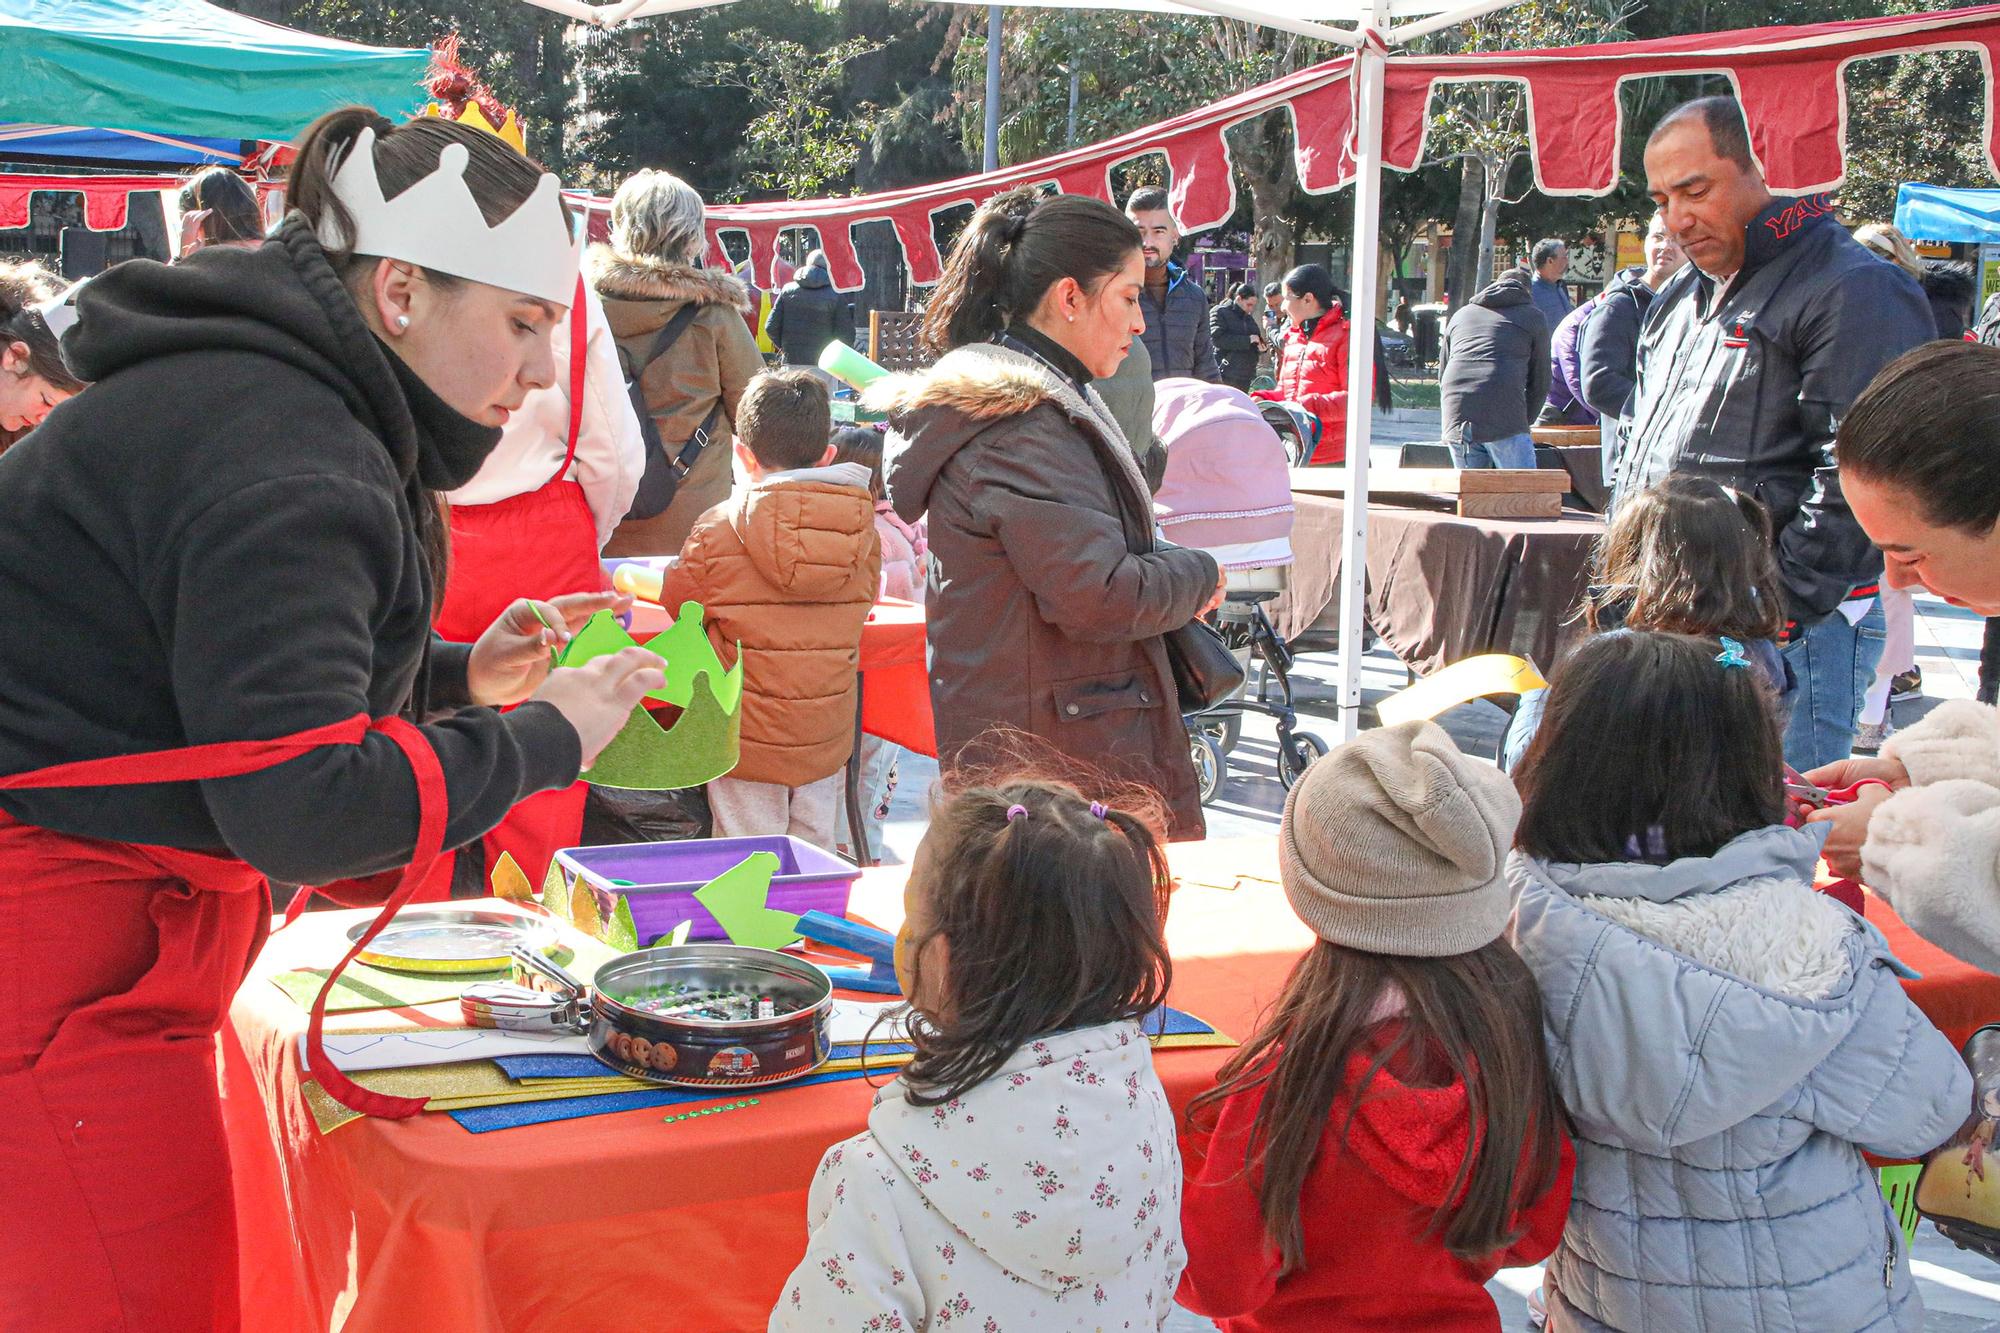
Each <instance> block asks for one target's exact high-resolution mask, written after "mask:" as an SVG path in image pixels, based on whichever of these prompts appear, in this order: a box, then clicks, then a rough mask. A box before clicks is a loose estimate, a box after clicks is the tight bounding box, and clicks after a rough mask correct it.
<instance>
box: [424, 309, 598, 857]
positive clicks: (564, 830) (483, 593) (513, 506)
mask: <svg viewBox="0 0 2000 1333" xmlns="http://www.w3.org/2000/svg"><path fill="white" fill-rule="evenodd" d="M570 311H571V314H570V321H569V327H570V339H569V451H568V453H566V454H565V455H564V456H563V461H562V466H561V467H559V468H557V469H556V474H555V476H553V477H551V478H549V480H548V481H547V482H546V483H544V484H543V485H542V486H541V488H540V489H538V490H533V491H529V492H528V493H526V494H525V495H515V496H510V497H509V498H507V499H505V500H499V501H496V502H494V503H493V504H486V505H454V506H452V510H451V573H450V576H449V577H448V578H447V579H446V580H445V589H444V598H443V601H442V603H441V604H440V605H439V607H438V613H437V620H436V622H435V627H436V629H437V632H438V633H439V634H440V635H442V636H443V637H444V638H447V639H450V640H451V641H453V642H454V643H474V642H477V641H478V639H479V636H480V635H481V634H484V633H485V632H486V629H487V627H488V626H490V625H491V624H492V623H493V622H494V621H495V620H497V619H499V618H500V615H501V613H503V612H504V611H506V609H507V608H508V607H509V606H511V605H513V603H514V602H515V600H516V599H517V598H520V597H535V598H539V599H541V600H543V601H546V600H548V599H549V598H551V597H560V596H562V595H563V594H564V593H572V592H601V591H603V590H604V589H605V588H606V587H608V586H610V585H609V584H608V583H607V582H606V581H605V577H604V565H603V563H602V562H601V561H600V560H599V559H598V555H597V520H596V518H595V517H593V516H592V514H591V512H590V503H589V502H588V501H587V500H586V499H585V498H584V494H583V487H581V486H579V485H578V484H577V483H576V482H573V481H565V480H563V478H564V476H565V474H567V473H568V472H569V468H570V464H571V463H572V462H573V461H574V460H575V458H576V441H577V433H578V431H579V430H580V429H581V427H582V425H583V391H584V359H585V356H586V354H587V352H586V344H587V341H588V338H589V332H590V330H589V320H588V318H587V315H588V311H587V309H586V307H585V306H584V294H583V287H582V282H581V280H580V279H579V281H578V285H577V294H576V303H575V304H574V305H572V306H571V307H570ZM585 790H586V784H584V783H581V782H578V783H575V784H574V785H572V786H569V787H565V788H563V789H562V790H560V791H546V792H541V793H539V794H538V795H535V796H531V797H529V798H528V799H527V800H525V801H522V802H521V803H520V804H519V805H517V806H515V807H514V808H513V809H512V810H510V811H509V812H508V813H507V817H506V818H505V819H504V820H502V821H501V822H500V824H499V825H498V827H496V828H495V829H494V830H493V831H492V832H491V833H488V834H487V835H486V837H485V838H484V839H483V843H484V846H485V850H486V867H487V873H488V874H489V875H490V874H491V873H492V868H493V867H494V866H495V865H497V864H499V861H500V854H501V853H502V852H506V853H508V854H510V855H511V856H513V858H514V860H515V861H517V862H518V863H519V864H520V866H521V869H522V870H524V871H525V872H526V873H527V875H528V879H529V882H530V883H533V884H540V883H541V882H542V877H543V876H544V875H546V874H547V873H548V868H549V862H550V861H551V860H552V859H554V857H555V854H556V853H557V852H558V851H560V850H562V849H563V848H565V847H574V846H576V843H577V839H578V838H579V837H580V836H581V835H582V830H583V798H584V793H585Z"/></svg>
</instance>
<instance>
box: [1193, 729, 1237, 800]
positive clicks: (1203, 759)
mask: <svg viewBox="0 0 2000 1333" xmlns="http://www.w3.org/2000/svg"><path fill="white" fill-rule="evenodd" d="M1188 754H1189V756H1190V757H1191V758H1192V759H1193V760H1194V781H1195V786H1196V788H1197V789H1198V790H1199V791H1200V792H1201V803H1202V804H1203V805H1207V804H1209V803H1210V802H1211V801H1213V800H1214V799H1215V798H1216V797H1217V796H1220V795H1221V794H1222V778H1223V774H1224V772H1225V770H1226V769H1227V767H1228V761H1227V760H1225V759H1224V758H1223V757H1222V747H1221V746H1220V745H1218V744H1217V743H1216V740H1215V737H1213V736H1211V735H1209V734H1208V732H1207V731H1205V730H1203V729H1202V728H1200V727H1193V728H1190V729H1189V731H1188Z"/></svg>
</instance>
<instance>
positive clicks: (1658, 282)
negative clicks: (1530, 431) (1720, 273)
mask: <svg viewBox="0 0 2000 1333" xmlns="http://www.w3.org/2000/svg"><path fill="white" fill-rule="evenodd" d="M1686 264H1687V256H1686V255H1684V254H1682V253H1681V247H1680V242H1678V241H1676V240H1675V239H1674V238H1673V237H1672V236H1671V235H1670V234H1669V233H1668V231H1667V215H1666V214H1665V213H1655V214H1653V220H1652V222H1651V223H1650V224H1649V225H1648V226H1647V228H1646V262H1645V264H1644V265H1643V266H1641V265H1637V264H1635V265H1633V266H1632V267H1631V268H1628V269H1625V270H1623V271H1621V272H1620V273H1618V275H1617V276H1615V277H1614V278H1612V279H1611V285H1610V286H1608V287H1606V288H1605V289H1604V295H1603V296H1602V297H1600V298H1598V302H1597V309H1595V310H1593V311H1592V312H1591V315H1590V319H1589V321H1588V322H1587V323H1585V324H1584V326H1583V333H1582V336H1581V337H1579V338H1578V339H1577V369H1578V372H1579V378H1580V379H1581V381H1582V384H1583V401H1584V402H1586V403H1588V404H1589V405H1590V407H1591V409H1592V410H1593V411H1595V412H1596V413H1597V414H1598V417H1599V418H1600V422H1601V430H1602V436H1601V440H1600V444H1599V447H1600V449H1601V450H1602V453H1603V458H1604V479H1605V480H1606V481H1610V480H1611V479H1612V478H1614V477H1616V476H1617V475H1618V456H1619V453H1620V446H1621V442H1622V441H1623V439H1624V431H1625V417H1626V415H1627V414H1628V413H1630V412H1631V410H1632V391H1633V389H1634V388H1635V387H1637V385H1638V378H1639V366H1638V359H1639V326H1640V325H1641V324H1643V323H1645V321H1646V312H1647V311H1648V310H1650V309H1652V308H1653V297H1654V296H1655V295H1656V294H1657V293H1658V292H1659V290H1660V288H1662V287H1664V286H1666V283H1667V279H1668V278H1671V277H1673V276H1674V274H1676V273H1678V272H1680V271H1681V269H1682V268H1683V267H1685V266H1686Z"/></svg>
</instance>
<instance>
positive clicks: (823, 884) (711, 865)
mask: <svg viewBox="0 0 2000 1333" xmlns="http://www.w3.org/2000/svg"><path fill="white" fill-rule="evenodd" d="M752 852H775V853H776V854H777V857H778V874H777V876H776V878H774V879H773V880H772V881H771V896H770V897H769V898H767V899H765V905H766V906H768V907H770V908H772V909H773V910H774V911H779V912H792V913H801V912H810V911H815V910H817V911H821V912H826V913H829V914H830V915H833V916H845V915H846V914H847V895H848V894H849V892H851V891H852V890H853V888H854V881H855V880H857V879H859V878H860V877H861V870H860V868H859V867H857V866H854V865H851V864H849V863H848V862H846V861H843V860H841V859H840V858H839V857H837V856H835V855H834V854H833V853H832V852H829V851H824V850H822V849H820V848H818V847H815V846H813V845H812V844H811V843H809V842H801V841H800V840H799V839H797V838H790V837H785V838H699V839H695V840H693V841H687V842H634V843H624V844H621V845H616V846H611V847H571V848H569V849H568V850H567V851H561V852H557V853H556V864H558V865H560V866H561V867H562V868H563V869H564V870H565V871H567V872H568V873H569V874H571V875H572V876H574V877H576V878H579V879H581V880H582V881H583V882H584V883H586V884H588V885H590V886H591V888H592V889H593V890H595V891H596V894H597V899H598V902H599V904H600V905H601V906H602V907H603V909H604V911H605V914H606V915H607V916H608V915H609V914H610V912H611V910H612V908H613V906H614V905H615V901H616V895H618V894H621V893H622V894H624V895H625V896H626V898H628V899H629V900H630V901H631V903H632V924H633V925H634V926H635V927H636V928H637V929H638V932H639V943H640V945H641V946H644V945H649V944H651V943H652V942H653V941H654V940H655V939H657V938H659V937H660V936H662V935H665V934H667V933H668V932H669V931H671V930H672V929H673V928H674V927H675V926H678V925H679V924H680V923H681V922H683V921H691V922H693V923H694V924H693V926H692V928H690V929H689V931H688V938H689V939H691V940H720V939H727V938H728V936H727V934H726V933H725V932H724V931H723V929H722V927H721V926H720V925H719V924H717V922H716V920H715V918H714V917H712V916H710V915H709V914H708V909H707V908H705V907H703V906H702V905H701V903H700V902H699V901H697V900H696V898H695V896H694V891H695V890H696V889H698V888H700V887H701V886H702V885H704V884H706V883H708V882H709V881H710V880H712V879H714V878H715V877H716V876H717V875H720V874H721V873H722V872H723V871H725V870H728V869H729V868H731V867H732V866H735V865H738V864H740V863H741V862H742V861H743V858H744V857H746V856H749V855H750V854H751V853H752ZM614 880H629V881H630V883H628V884H615V883H613V882H612V881H614Z"/></svg>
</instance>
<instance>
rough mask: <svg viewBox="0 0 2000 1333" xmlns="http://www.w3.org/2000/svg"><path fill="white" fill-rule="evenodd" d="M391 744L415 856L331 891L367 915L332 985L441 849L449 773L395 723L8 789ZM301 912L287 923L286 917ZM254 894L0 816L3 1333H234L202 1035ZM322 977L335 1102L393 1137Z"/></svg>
mask: <svg viewBox="0 0 2000 1333" xmlns="http://www.w3.org/2000/svg"><path fill="white" fill-rule="evenodd" d="M371 730H375V731H381V732H384V733H385V734H387V735H388V736H389V737H390V738H391V739H392V740H394V741H395V742H396V744H397V745H398V746H399V747H400V748H401V749H402V751H403V753H404V755H405V756H406V757H407V758H408V760H409V762H410V766H411V768H412V770H413V771H414V772H415V775H416V780H417V795H418V802H419V813H418V822H417V843H416V850H415V854H414V856H413V857H412V859H411V862H410V865H409V866H408V867H407V868H406V869H404V870H402V871H400V872H393V871H392V872H389V873H387V874H384V875H378V876H374V877H373V878H372V879H370V880H367V881H359V882H354V881H350V882H349V883H348V884H345V885H337V886H329V891H330V896H333V897H334V898H336V900H342V901H345V900H349V899H351V898H352V897H355V896H369V895H372V899H371V900H373V899H379V898H380V894H381V891H382V890H384V889H386V890H388V901H387V902H386V903H384V905H383V908H382V912H381V915H380V916H378V917H377V919H376V920H375V922H374V924H373V925H371V926H370V927H369V929H368V931H367V932H366V933H365V934H364V935H363V936H362V938H361V940H360V941H358V942H357V943H356V944H355V946H354V948H353V949H352V950H350V951H349V952H348V955H347V957H346V958H344V959H342V960H341V962H340V965H339V967H337V968H336V969H335V970H334V976H335V977H337V976H338V975H339V973H340V972H341V971H342V970H344V969H345V968H346V967H347V964H348V963H349V962H351V961H352V960H353V959H354V956H355V955H356V954H357V953H359V952H360V951H361V949H362V948H363V947H364V946H365V945H366V944H367V943H368V941H369V940H371V939H373V937H374V936H375V934H376V933H377V932H378V931H379V930H381V928H382V927H383V926H384V925H385V924H386V923H387V922H388V920H389V918H390V917H391V916H393V915H394V914H395V912H396V910H397V909H398V908H400V907H401V906H402V905H403V904H404V903H406V902H408V901H409V900H410V899H411V898H412V897H413V896H415V894H416V892H417V890H418V889H419V888H420V887H421V886H422V885H423V884H424V882H425V879H426V878H427V876H428V875H429V874H430V872H431V871H432V869H433V868H434V866H435V865H436V863H437V862H438V860H439V856H440V852H441V848H442V846H443V842H444V826H445V814H446V792H445V783H444V773H443V770H442V769H440V768H439V766H438V762H437V756H436V755H435V754H434V753H433V752H432V750H431V747H430V745H429V743H428V742H427V741H425V739H424V737H423V733H422V732H420V731H418V730H417V729H416V728H415V727H414V726H412V725H410V724H409V723H408V722H405V721H404V720H402V719H401V718H384V719H381V720H380V721H377V722H374V723H372V724H371V723H370V722H369V720H368V718H367V717H366V716H357V717H353V718H350V719H348V720H347V721H345V722H341V723H336V724H334V725H331V726H326V727H318V728H314V729H312V730H309V731H303V732H298V733H296V734H294V735H291V736H285V737H280V738H277V739H275V740H268V741H237V742H227V743H223V744H217V745H199V746H189V747H186V748H183V749H178V750H163V751H157V752H154V753H150V754H138V755H121V756H116V757H113V758H109V759H96V760H86V761H83V762H80V763H71V764H59V765H56V766H54V767H51V768H44V769H39V770H36V771H35V772H32V773H21V774H15V775H13V776H10V777H5V778H0V789H26V788H49V787H80V786H92V787H95V786H124V785H131V784H135V783H145V782H161V781H178V782H185V781H198V780H204V779H212V778H221V777H234V776H239V775H241V774H245V773H254V772H258V771H261V770H263V769H266V768H270V767H273V766H274V765H277V764H282V763H285V762H287V761H288V760H291V759H295V758H297V757H298V756H299V755H300V754H303V753H305V752H306V751H308V750H312V749H316V748H318V747H320V746H324V745H357V744H360V743H361V741H362V740H363V739H364V738H365V737H366V736H367V735H368V733H369V732H370V731H371ZM306 897H307V894H305V893H301V894H300V896H299V899H298V901H297V902H296V903H295V904H294V907H293V912H292V913H291V914H288V919H289V915H295V914H296V912H297V910H299V908H301V907H302V906H303V904H304V901H305V899H306ZM270 901H271V900H270V892H269V888H268V886H267V885H266V883H265V881H264V877H263V876H262V875H260V874H258V872H257V871H256V870H254V869H252V868H251V867H250V866H248V865H246V864H244V863H243V862H242V861H239V860H236V859H234V858H231V857H223V856H211V855H207V854H204V853H200V852H188V851H180V850H176V849H173V848H167V847H150V846H142V845H139V844H135V843H118V842H106V841H101V840H98V839H94V838H80V837H75V836H72V835H69V834H64V833H57V832H54V831H52V830H49V829H44V828H38V827H36V826H34V825H32V824H24V823H21V822H19V821H18V820H14V819H11V818H8V817H6V816H5V815H0V1107H4V1108H5V1112H6V1116H5V1122H4V1127H0V1181H5V1182H6V1185H5V1188H6V1193H7V1203H6V1205H5V1208H4V1210H0V1254H4V1255H5V1259H4V1261H0V1328H7V1329H14V1328H33V1329H37V1330H66V1329H79V1330H81V1329H90V1330H98V1329H132V1330H145V1333H160V1331H165V1333H178V1330H183V1329H185V1330H189V1331H190V1333H192V1331H193V1330H208V1329H232V1328H235V1327H236V1326H237V1324H238V1308H237V1272H236V1213H235V1204H234V1200H233V1197H232V1187H231V1179H230V1166H229V1146H228V1142H227V1139H226V1138H225V1136H224V1133H223V1127H222V1108H221V1101H220V1098H219V1096H218V1094H217V1091H216V1073H215V1035H216V1033H217V1032H218V1031H219V1030H220V1029H221V1026H222V1022H223V1020H224V1018H225V1017H226V1015H227V1013H228V1008H229V1002H230V999H231V997H232V996H234V995H235V993H236V989H237V987H238V986H239V985H241V983H242V981H243V978H244V976H245V974H246V973H247V971H248V970H249V967H250V964H251V962H252V960H253V959H255V957H256V956H257V951H258V949H259V948H260V947H261V946H262V945H263V942H264V939H265V937H266V936H267V935H268V934H269V930H270ZM332 985H333V979H332V978H329V980H328V982H327V988H325V989H322V990H321V992H320V995H319V997H318V998H317V999H316V1000H315V1001H314V1002H313V1008H312V1017H311V1020H310V1022H309V1023H308V1025H307V1029H306V1048H307V1057H308V1062H309V1065H310V1067H311V1069H312V1071H313V1074H314V1077H316V1078H317V1079H318V1080H319V1083H320V1086H321V1087H322V1088H323V1089H325V1091H326V1092H328V1093H329V1094H331V1095H332V1096H333V1097H335V1098H336V1099H337V1100H339V1101H341V1102H343V1103H345V1104H346V1105H348V1106H351V1107H353V1108H355V1109H356V1110H361V1111H366V1112H368V1113H369V1114H371V1115H381V1116H388V1117H402V1116H408V1115H414V1114H415V1113H416V1112H418V1111H420V1110H422V1109H423V1101H422V1099H421V1098H414V1099H413V1098H403V1097H387V1096H383V1095H381V1094H379V1093H372V1092H369V1091H367V1090H366V1089H364V1088H361V1087H358V1086H356V1085H355V1084H354V1083H352V1082H351V1081H350V1080H349V1079H347V1078H346V1077H345V1076H344V1075H342V1074H341V1073H340V1072H339V1071H338V1070H336V1069H335V1068H334V1067H333V1064H332V1062H331V1061H330V1060H329V1059H328V1058H327V1056H326V1053H325V1050H324V1047H323V1045H322V1041H321V1028H322V1024H323V1022H324V1018H325V1009H326V994H327V989H330V988H331V987H332Z"/></svg>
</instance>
